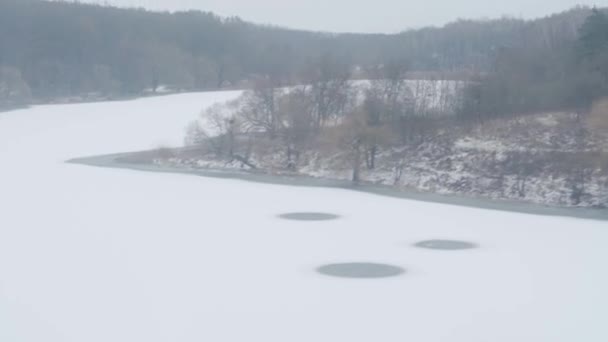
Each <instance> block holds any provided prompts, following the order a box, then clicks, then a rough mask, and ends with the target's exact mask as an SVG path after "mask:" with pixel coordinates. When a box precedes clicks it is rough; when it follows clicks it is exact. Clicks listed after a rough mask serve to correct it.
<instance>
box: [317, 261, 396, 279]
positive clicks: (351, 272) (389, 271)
mask: <svg viewBox="0 0 608 342" xmlns="http://www.w3.org/2000/svg"><path fill="white" fill-rule="evenodd" d="M317 272H319V273H321V274H323V275H326V276H331V277H339V278H354V279H374V278H389V277H396V276H400V275H402V274H404V273H405V269H403V268H401V267H398V266H393V265H387V264H375V263H366V262H354V263H344V264H330V265H324V266H321V267H319V268H317Z"/></svg>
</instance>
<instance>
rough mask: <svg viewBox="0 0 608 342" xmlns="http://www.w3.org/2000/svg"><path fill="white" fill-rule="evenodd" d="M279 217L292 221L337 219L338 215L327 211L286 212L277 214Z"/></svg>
mask: <svg viewBox="0 0 608 342" xmlns="http://www.w3.org/2000/svg"><path fill="white" fill-rule="evenodd" d="M279 218H282V219H284V220H292V221H331V220H337V219H339V218H340V216H338V215H335V214H329V213H312V212H311V213H305V212H302V213H287V214H281V215H279Z"/></svg>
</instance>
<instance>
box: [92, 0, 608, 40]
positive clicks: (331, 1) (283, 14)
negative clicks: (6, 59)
mask: <svg viewBox="0 0 608 342" xmlns="http://www.w3.org/2000/svg"><path fill="white" fill-rule="evenodd" d="M81 2H97V3H108V4H113V5H120V6H138V7H145V8H149V9H156V10H159V9H160V10H183V9H199V10H206V11H212V12H215V13H217V14H220V15H222V16H233V15H238V16H240V17H241V18H243V19H245V20H248V21H253V22H257V23H266V24H275V25H280V26H286V27H291V28H301V29H309V30H323V31H333V32H387V33H390V32H398V31H401V30H404V29H407V28H416V27H422V26H428V25H442V24H445V23H446V22H449V21H453V20H455V19H458V18H476V19H478V18H494V17H500V16H503V15H509V16H515V17H522V18H531V17H539V16H545V15H547V14H551V13H554V12H560V11H563V10H566V9H569V8H571V7H574V6H575V5H577V4H584V5H597V6H608V0H499V1H496V0H366V1H361V0H81Z"/></svg>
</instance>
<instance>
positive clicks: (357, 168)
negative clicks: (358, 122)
mask: <svg viewBox="0 0 608 342" xmlns="http://www.w3.org/2000/svg"><path fill="white" fill-rule="evenodd" d="M360 181H361V141H359V140H358V139H357V140H356V141H355V142H354V143H353V183H355V184H358V183H359V182H360Z"/></svg>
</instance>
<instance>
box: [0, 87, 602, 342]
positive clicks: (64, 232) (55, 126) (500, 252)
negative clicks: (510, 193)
mask: <svg viewBox="0 0 608 342" xmlns="http://www.w3.org/2000/svg"><path fill="white" fill-rule="evenodd" d="M236 96H238V92H232V93H204V94H185V95H171V96H165V97H158V98H147V99H141V100H135V101H127V102H114V103H95V104H78V105H56V106H40V107H34V108H31V109H26V110H19V111H13V112H7V113H0V160H1V161H2V162H1V163H2V164H1V165H0V208H2V212H1V213H0V341H7V342H8V341H10V342H22V341H23V342H25V341H28V342H29V341H32V342H34V341H35V342H39V341H47V342H52V341H61V342H64V341H74V342H76V341H78V342H82V341H87V342H95V341H99V342H107V341H114V342H121V341H125V342H127V341H128V342H133V341H147V342H155V341H267V342H272V341H281V342H284V341H290V342H291V341H307V342H309V341H332V342H334V341H349V342H358V341H362V342H369V341H399V342H401V341H410V340H411V341H421V342H435V341H442V342H445V341H454V342H460V341H462V342H487V341H492V342H512V341H520V342H525V341H530V342H538V341H552V342H560V341H564V342H571V341H586V342H604V341H607V340H608V330H606V329H605V323H606V317H608V293H607V292H606V289H607V288H608V268H606V267H605V261H606V258H607V257H608V248H607V244H608V229H607V225H606V222H602V221H591V220H579V219H573V218H559V217H543V216H533V215H524V214H516V213H508V212H497V211H489V210H481V209H473V208H462V207H456V206H448V205H440V204H433V203H423V202H416V201H408V200H402V199H393V198H385V197H378V196H374V195H370V194H364V193H357V192H352V191H348V190H336V189H319V188H300V187H288V186H278V185H276V186H275V185H267V184H257V183H248V182H244V181H237V180H220V179H209V178H202V177H194V176H186V175H177V174H176V175H173V174H160V173H158V174H157V173H141V172H137V171H129V170H119V169H99V168H92V167H87V166H81V165H73V164H66V163H64V161H65V160H67V159H71V158H75V157H81V156H88V155H96V154H103V153H115V152H123V151H131V150H140V149H148V148H153V147H156V146H160V145H167V146H174V145H179V144H180V143H181V141H182V138H183V134H184V128H185V127H186V125H187V124H188V122H190V121H192V120H194V119H195V118H196V117H197V115H198V114H199V113H200V112H201V110H202V109H203V107H205V106H209V105H211V104H212V103H213V102H215V101H223V100H227V99H230V98H234V97H236ZM302 211H305V212H316V211H320V212H327V213H334V214H338V215H341V216H342V218H341V219H339V220H335V221H326V222H318V223H317V222H315V223H310V222H294V221H285V220H281V219H279V218H277V217H276V215H279V214H283V213H289V212H302ZM433 238H441V239H457V240H464V241H470V242H474V243H477V244H479V245H480V248H479V249H474V250H470V251H458V252H447V251H430V250H423V249H416V248H413V247H412V246H411V245H412V244H414V243H416V242H419V241H422V240H428V239H433ZM335 262H380V263H389V264H393V265H396V266H401V267H404V268H406V269H407V273H406V274H405V275H404V276H402V277H395V278H390V279H381V280H380V279H377V280H355V279H339V278H331V277H327V276H323V275H320V274H317V273H316V272H315V268H317V267H318V266H321V265H324V264H330V263H335Z"/></svg>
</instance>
